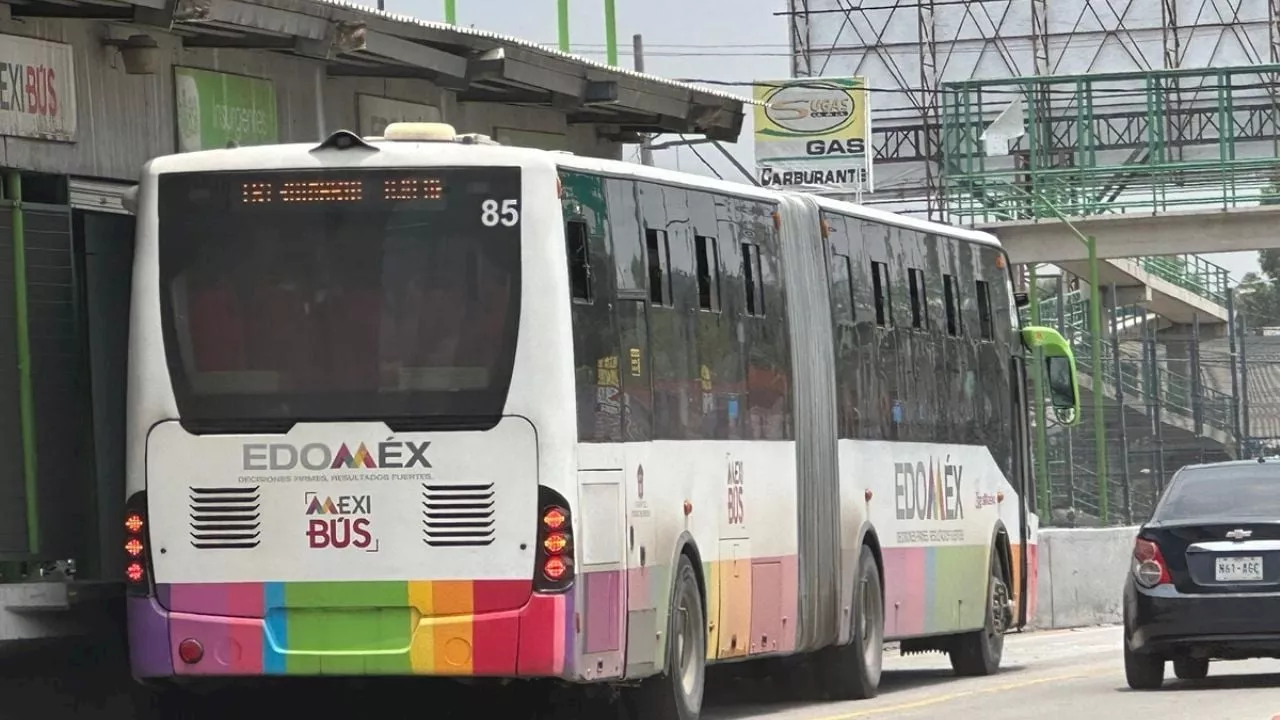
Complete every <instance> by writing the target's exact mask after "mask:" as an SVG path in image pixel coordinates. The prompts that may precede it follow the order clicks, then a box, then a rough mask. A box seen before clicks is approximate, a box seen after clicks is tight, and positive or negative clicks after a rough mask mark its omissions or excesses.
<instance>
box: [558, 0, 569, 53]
mask: <svg viewBox="0 0 1280 720" xmlns="http://www.w3.org/2000/svg"><path fill="white" fill-rule="evenodd" d="M557 8H558V12H559V21H560V52H569V0H557Z"/></svg>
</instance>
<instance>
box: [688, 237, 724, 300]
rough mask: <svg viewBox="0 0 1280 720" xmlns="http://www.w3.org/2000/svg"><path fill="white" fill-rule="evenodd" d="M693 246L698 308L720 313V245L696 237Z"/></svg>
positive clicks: (706, 238)
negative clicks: (696, 272)
mask: <svg viewBox="0 0 1280 720" xmlns="http://www.w3.org/2000/svg"><path fill="white" fill-rule="evenodd" d="M693 244H694V254H695V257H694V260H695V262H696V263H697V271H698V308H699V309H701V310H710V311H711V312H720V245H719V243H718V241H717V240H716V239H715V238H713V237H707V236H706V235H695V236H694V238H693Z"/></svg>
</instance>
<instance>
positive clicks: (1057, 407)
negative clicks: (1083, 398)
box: [1022, 327, 1080, 425]
mask: <svg viewBox="0 0 1280 720" xmlns="http://www.w3.org/2000/svg"><path fill="white" fill-rule="evenodd" d="M1022 344H1023V345H1024V346H1025V347H1026V348H1027V350H1030V351H1032V352H1033V353H1037V352H1038V354H1040V355H1041V356H1042V357H1043V358H1044V373H1045V377H1046V379H1047V381H1048V386H1049V403H1050V405H1051V406H1052V407H1053V415H1054V417H1055V418H1056V419H1057V420H1058V422H1060V423H1062V424H1063V425H1075V424H1076V423H1077V422H1079V421H1080V379H1079V373H1078V372H1077V369H1076V359H1075V355H1074V354H1073V353H1072V352H1071V345H1070V343H1068V342H1067V341H1066V339H1065V338H1063V337H1062V335H1061V333H1059V332H1058V331H1057V330H1054V329H1053V328H1049V327H1027V328H1023V330H1022Z"/></svg>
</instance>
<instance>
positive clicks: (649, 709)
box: [633, 553, 707, 720]
mask: <svg viewBox="0 0 1280 720" xmlns="http://www.w3.org/2000/svg"><path fill="white" fill-rule="evenodd" d="M666 636H667V643H666V645H667V647H666V654H667V662H666V669H665V670H664V671H663V672H662V673H661V674H659V675H656V676H654V677H651V678H649V679H647V680H645V681H644V682H643V683H641V685H640V687H638V688H636V689H635V690H634V691H633V692H634V695H633V697H634V708H635V711H636V714H635V717H637V718H643V720H697V718H698V716H699V714H700V713H701V712H702V693H703V688H704V687H705V685H706V679H707V621H706V617H705V616H704V614H703V611H702V589H701V587H700V585H699V584H698V574H697V573H696V572H695V571H694V569H693V562H692V561H690V560H689V556H687V555H685V554H683V553H681V554H680V562H679V563H678V564H677V565H676V573H675V583H674V585H673V588H672V592H671V607H670V609H669V610H668V612H667V633H666Z"/></svg>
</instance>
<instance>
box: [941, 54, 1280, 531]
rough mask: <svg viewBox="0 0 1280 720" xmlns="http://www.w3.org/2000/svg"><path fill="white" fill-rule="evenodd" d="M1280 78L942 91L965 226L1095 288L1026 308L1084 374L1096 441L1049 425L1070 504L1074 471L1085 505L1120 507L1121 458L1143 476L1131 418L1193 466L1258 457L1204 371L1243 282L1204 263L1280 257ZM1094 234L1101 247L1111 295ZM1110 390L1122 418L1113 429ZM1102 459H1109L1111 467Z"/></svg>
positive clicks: (1267, 71) (993, 83)
mask: <svg viewBox="0 0 1280 720" xmlns="http://www.w3.org/2000/svg"><path fill="white" fill-rule="evenodd" d="M1277 77H1280V65H1274V66H1273V65H1259V66H1252V67H1241V68H1214V69H1204V70H1158V71H1147V72H1139V73H1123V74H1109V75H1083V76H1048V77H1032V78H1014V79H999V80H973V81H964V82H954V83H947V84H945V85H944V87H943V90H942V97H943V107H942V110H941V115H942V117H941V128H940V130H941V133H940V138H939V140H940V143H941V146H942V160H941V173H940V175H941V177H942V187H941V195H942V205H943V206H944V207H945V208H946V211H947V213H948V216H949V220H950V221H951V222H953V223H956V224H962V225H967V226H972V227H975V228H979V229H983V230H986V231H989V232H992V233H994V234H995V235H997V236H998V237H999V238H1000V239H1001V241H1002V242H1003V244H1004V246H1005V247H1006V248H1007V249H1008V251H1009V254H1010V258H1011V260H1012V261H1013V262H1014V263H1015V264H1019V265H1022V266H1024V267H1026V268H1029V269H1034V268H1037V267H1042V266H1044V265H1056V266H1058V267H1061V268H1062V269H1063V270H1065V271H1066V272H1068V273H1071V274H1072V275H1075V276H1077V277H1078V278H1080V281H1081V286H1080V287H1081V289H1080V291H1078V292H1073V293H1069V294H1067V295H1066V296H1065V297H1063V298H1061V299H1059V298H1049V299H1038V300H1037V301H1036V302H1034V303H1033V304H1032V306H1031V307H1029V308H1028V309H1027V311H1028V312H1027V315H1028V318H1027V319H1036V320H1038V321H1040V322H1043V323H1044V324H1050V325H1057V326H1059V327H1061V328H1062V329H1063V331H1064V332H1065V334H1066V335H1067V336H1068V337H1069V339H1070V340H1071V342H1072V344H1073V346H1074V347H1075V349H1076V352H1077V356H1078V359H1079V364H1080V368H1081V371H1082V374H1083V378H1082V384H1083V385H1084V388H1082V390H1083V391H1084V392H1086V394H1087V397H1086V398H1085V405H1086V414H1088V415H1090V417H1086V418H1085V419H1084V420H1083V422H1082V424H1081V428H1082V429H1080V430H1075V431H1072V433H1069V434H1068V435H1071V436H1081V437H1084V438H1086V439H1087V442H1081V443H1076V445H1077V447H1073V446H1072V443H1071V442H1070V441H1067V442H1065V443H1056V444H1055V443H1054V442H1053V437H1052V436H1053V435H1054V434H1055V433H1058V434H1063V431H1061V429H1060V428H1052V427H1049V428H1038V429H1037V432H1038V433H1043V434H1044V435H1047V436H1050V437H1049V438H1048V440H1049V442H1048V443H1047V445H1048V448H1047V449H1046V450H1045V453H1046V454H1048V455H1049V457H1048V463H1049V464H1050V465H1053V464H1055V463H1056V464H1057V465H1059V466H1061V467H1060V468H1058V469H1053V468H1051V469H1050V470H1049V472H1050V475H1051V479H1053V481H1052V482H1053V484H1054V487H1055V493H1056V492H1057V488H1058V487H1059V486H1060V485H1061V483H1059V482H1058V480H1057V479H1056V478H1059V477H1060V476H1062V475H1064V474H1065V475H1069V476H1071V480H1070V482H1068V483H1067V484H1066V491H1067V492H1068V493H1070V494H1073V495H1076V496H1077V497H1073V498H1069V499H1068V502H1069V503H1070V504H1071V505H1072V507H1073V508H1081V507H1083V508H1084V509H1085V511H1086V512H1087V511H1088V510H1089V508H1090V503H1091V504H1092V507H1094V508H1097V507H1098V506H1100V505H1102V504H1104V503H1102V495H1101V493H1102V490H1101V488H1103V487H1109V486H1110V483H1109V482H1107V475H1108V473H1112V472H1114V469H1115V468H1116V466H1117V464H1118V463H1121V462H1123V463H1126V466H1125V467H1126V472H1127V471H1128V466H1127V463H1128V461H1129V460H1130V459H1131V456H1133V455H1134V450H1133V448H1134V447H1138V446H1140V445H1141V443H1140V442H1139V443H1138V445H1134V444H1132V443H1131V442H1130V440H1132V439H1133V438H1132V437H1126V439H1125V441H1124V443H1116V442H1115V441H1116V440H1117V439H1118V438H1116V437H1115V436H1114V435H1113V433H1114V432H1115V428H1113V427H1112V425H1113V424H1114V423H1116V422H1118V424H1119V426H1120V427H1119V432H1121V433H1128V432H1129V431H1130V430H1136V431H1138V434H1139V435H1154V436H1157V437H1158V438H1162V437H1166V436H1169V437H1173V436H1176V437H1178V438H1179V441H1178V442H1179V443H1180V445H1179V447H1180V448H1183V449H1186V450H1187V453H1188V457H1189V456H1190V455H1191V454H1195V453H1196V452H1198V453H1199V455H1200V456H1202V457H1203V456H1205V455H1206V453H1208V454H1209V455H1231V454H1234V453H1236V452H1237V450H1238V448H1239V447H1240V446H1241V441H1242V438H1241V433H1240V421H1239V417H1240V412H1239V408H1238V405H1237V404H1236V402H1237V401H1236V399H1235V396H1233V394H1232V392H1233V388H1232V387H1222V379H1223V377H1224V376H1223V374H1222V373H1221V372H1217V373H1210V372H1206V371H1204V370H1203V368H1201V367H1200V365H1199V363H1198V360H1197V357H1198V354H1199V352H1200V350H1199V341H1200V340H1210V341H1212V342H1217V343H1219V344H1221V343H1224V342H1227V336H1228V335H1229V334H1230V332H1229V329H1228V325H1229V321H1231V320H1232V319H1233V315H1232V312H1231V310H1230V304H1231V302H1230V300H1229V289H1230V288H1231V287H1232V285H1233V282H1232V279H1231V278H1230V277H1229V275H1228V272H1227V271H1226V270H1225V269H1224V268H1222V267H1220V266H1217V265H1215V264H1214V263H1212V262H1209V261H1208V260H1206V259H1205V258H1203V257H1201V256H1200V255H1198V254H1197V253H1210V252H1212V253H1220V252H1234V251H1247V250H1260V249H1264V248H1280V205H1277V204H1271V203H1274V202H1276V198H1277V194H1276V193H1275V188H1276V186H1277V184H1278V183H1277V181H1280V152H1278V149H1280V84H1277V82H1276V78H1277ZM1016 99H1020V100H1021V102H1022V104H1023V106H1024V107H1025V108H1027V109H1028V110H1027V112H1026V115H1025V118H1024V120H1023V127H1022V131H1023V132H1022V134H1021V135H1020V136H1018V137H1016V138H1014V142H1012V143H1011V145H1010V147H1009V153H1008V154H1003V152H996V153H992V154H988V147H987V145H986V142H985V140H986V139H985V138H984V133H986V131H987V129H988V128H989V127H990V124H991V123H992V121H994V120H995V119H996V117H997V116H998V115H999V114H1000V113H1001V112H1002V111H1003V110H1004V109H1005V108H1006V107H1008V106H1009V104H1010V103H1011V102H1012V101H1014V100H1016ZM1001 150H1003V149H1001ZM1081 235H1084V236H1089V237H1092V238H1093V239H1094V247H1095V251H1096V256H1097V258H1098V261H1099V262H1098V267H1097V273H1098V275H1097V279H1098V282H1097V288H1096V292H1094V289H1093V288H1090V287H1089V286H1088V278H1089V277H1090V263H1089V253H1088V249H1087V246H1086V244H1085V243H1084V242H1082V241H1081V240H1080V239H1079V237H1080V236H1081ZM1032 294H1033V295H1034V290H1033V291H1032ZM1094 302H1097V303H1099V304H1100V305H1102V306H1103V307H1102V310H1103V312H1104V317H1105V318H1107V322H1106V323H1104V326H1103V327H1102V328H1101V329H1102V332H1101V333H1099V335H1098V336H1097V337H1094V336H1093V335H1092V334H1091V333H1090V332H1089V328H1090V325H1089V322H1088V318H1089V312H1090V308H1091V304H1092V303H1094ZM1188 337H1193V338H1195V343H1194V345H1195V348H1196V349H1194V350H1193V349H1190V346H1191V345H1192V344H1193V343H1190V342H1188ZM1095 346H1096V347H1097V348H1098V351H1099V355H1100V356H1101V358H1100V360H1101V362H1100V363H1099V366H1100V372H1097V371H1095V369H1094V366H1093V362H1092V360H1093V352H1094V348H1095ZM1231 362H1234V360H1231ZM1095 374H1097V375H1099V377H1097V378H1095V377H1093V375H1095ZM1095 383H1096V384H1097V385H1096V386H1097V387H1098V389H1099V392H1100V395H1101V396H1102V398H1105V405H1106V414H1107V418H1106V420H1105V421H1099V422H1097V423H1094V422H1093V418H1092V417H1091V413H1092V407H1093V398H1092V397H1091V396H1092V393H1093V390H1094V388H1095ZM1131 424H1136V425H1137V427H1136V428H1131V427H1130V425H1131ZM1104 435H1105V438H1104V441H1103V442H1096V440H1097V439H1098V438H1102V437H1103V436H1104ZM1076 439H1080V438H1076ZM1147 439H1149V438H1147ZM1139 440H1140V441H1142V440H1143V438H1139ZM1163 442H1164V441H1163V440H1158V441H1157V443H1158V444H1163ZM1042 443H1043V436H1042ZM1080 445H1082V446H1083V447H1079V446H1080ZM1116 445H1121V446H1122V449H1119V450H1117V449H1115V447H1114V446H1116ZM1097 448H1106V452H1104V453H1101V455H1102V456H1103V457H1099V454H1100V453H1098V452H1096V450H1095V449H1097ZM1161 457H1163V455H1161ZM1184 461H1195V460H1194V459H1191V460H1184ZM1039 463H1040V470H1041V471H1042V472H1043V471H1044V463H1045V460H1044V459H1043V458H1042V459H1040V460H1039ZM1099 475H1101V477H1102V481H1101V482H1099V483H1097V485H1096V486H1092V487H1091V486H1090V483H1091V482H1093V481H1094V480H1097V479H1098V477H1099ZM1077 477H1082V478H1083V481H1082V484H1078V482H1077V479H1076V478H1077ZM1126 486H1127V487H1128V485H1126ZM1089 493H1092V496H1091V497H1084V498H1083V499H1082V498H1081V497H1079V496H1080V495H1083V496H1088V495H1089ZM1107 493H1108V495H1107V504H1110V506H1111V507H1112V508H1116V507H1119V505H1120V502H1121V501H1122V499H1121V498H1119V497H1113V496H1112V495H1111V490H1110V489H1108V491H1107ZM1042 499H1045V500H1048V499H1049V498H1042ZM1052 500H1053V506H1054V507H1055V508H1058V507H1060V506H1061V502H1060V501H1059V498H1058V497H1057V496H1056V495H1055V497H1054V498H1052ZM1124 501H1125V502H1128V501H1129V499H1127V498H1126V499H1124ZM1114 514H1115V513H1113V516H1114Z"/></svg>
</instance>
